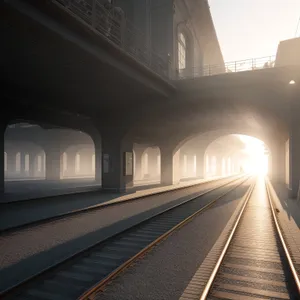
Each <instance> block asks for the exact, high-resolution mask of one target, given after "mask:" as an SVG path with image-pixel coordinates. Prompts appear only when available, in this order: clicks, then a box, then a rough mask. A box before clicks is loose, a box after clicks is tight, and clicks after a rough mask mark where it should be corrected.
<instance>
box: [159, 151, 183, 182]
mask: <svg viewBox="0 0 300 300" xmlns="http://www.w3.org/2000/svg"><path fill="white" fill-rule="evenodd" d="M160 153H161V156H160V157H161V183H162V184H163V185H173V184H177V183H179V181H180V150H178V151H177V152H175V153H173V148H171V147H170V148H169V147H161V149H160Z"/></svg>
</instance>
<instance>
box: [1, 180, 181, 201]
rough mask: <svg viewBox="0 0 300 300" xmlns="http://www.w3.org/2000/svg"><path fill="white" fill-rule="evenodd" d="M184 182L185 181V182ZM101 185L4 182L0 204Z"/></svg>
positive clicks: (150, 182)
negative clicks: (3, 191)
mask: <svg viewBox="0 0 300 300" xmlns="http://www.w3.org/2000/svg"><path fill="white" fill-rule="evenodd" d="M185 181H186V180H185ZM158 185H160V181H159V180H138V181H135V182H134V189H135V190H138V189H141V188H142V187H143V186H151V187H156V186H158ZM99 189H101V184H98V183H96V182H95V180H94V178H70V179H62V180H56V181H52V180H45V179H26V180H21V179H17V180H6V181H5V194H4V198H3V199H0V202H2V203H8V202H15V201H23V200H30V199H35V198H42V197H50V196H58V195H66V194H74V193H80V192H92V191H99Z"/></svg>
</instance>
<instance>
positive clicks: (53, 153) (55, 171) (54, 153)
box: [45, 146, 62, 180]
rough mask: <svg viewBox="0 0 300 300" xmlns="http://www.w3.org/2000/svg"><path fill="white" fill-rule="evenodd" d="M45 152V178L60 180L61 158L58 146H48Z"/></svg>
mask: <svg viewBox="0 0 300 300" xmlns="http://www.w3.org/2000/svg"><path fill="white" fill-rule="evenodd" d="M45 154H46V180H60V178H61V171H62V166H61V164H62V159H61V150H60V147H59V146H58V147H55V146H53V147H48V148H46V149H45Z"/></svg>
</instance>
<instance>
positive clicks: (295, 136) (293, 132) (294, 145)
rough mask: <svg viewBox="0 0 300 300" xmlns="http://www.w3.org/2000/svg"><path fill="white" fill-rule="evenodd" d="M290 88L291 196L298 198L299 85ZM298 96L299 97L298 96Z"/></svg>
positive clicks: (299, 148)
mask: <svg viewBox="0 0 300 300" xmlns="http://www.w3.org/2000/svg"><path fill="white" fill-rule="evenodd" d="M298 84H299V82H298ZM298 84H295V85H291V86H289V89H290V91H289V92H290V124H289V125H290V128H289V129H290V138H289V196H290V197H291V198H296V197H297V194H298V189H299V180H300V127H299V115H300V103H299V102H300V101H299V99H298V98H299V94H298V93H297V90H296V88H297V85H298ZM297 94H298V95H297Z"/></svg>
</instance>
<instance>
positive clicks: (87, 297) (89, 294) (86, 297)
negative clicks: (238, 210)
mask: <svg viewBox="0 0 300 300" xmlns="http://www.w3.org/2000/svg"><path fill="white" fill-rule="evenodd" d="M249 178H250V177H247V178H246V179H245V180H243V181H242V182H241V183H239V184H238V185H236V186H234V187H232V188H231V189H229V190H228V191H226V192H225V193H223V194H222V195H220V196H218V197H217V198H215V199H214V200H212V201H210V202H209V203H208V204H206V205H205V206H203V207H202V208H200V209H199V210H197V211H196V212H194V213H193V214H192V215H190V216H189V217H187V218H186V219H184V220H183V221H181V222H180V223H178V224H177V225H175V226H174V227H172V228H171V229H170V230H168V231H167V232H165V233H164V234H162V235H161V236H159V237H158V238H157V239H156V240H154V241H153V242H151V243H150V244H149V245H147V246H146V247H145V248H143V249H142V250H140V252H138V253H137V254H136V255H134V256H133V257H131V258H130V259H129V260H127V261H126V262H124V263H123V264H122V265H121V266H119V267H118V268H117V269H116V270H114V271H113V272H112V273H110V274H109V275H108V276H107V277H105V278H104V279H102V280H101V281H100V282H99V283H97V284H95V285H94V286H93V287H92V288H90V289H89V290H87V291H86V292H85V293H84V294H82V295H81V296H80V297H79V298H78V300H91V299H94V298H93V296H94V294H95V293H97V292H99V291H102V290H103V289H104V288H105V286H106V285H107V284H109V283H110V282H111V281H112V280H113V279H114V278H115V277H116V276H118V275H119V274H120V273H121V272H123V271H124V270H125V269H127V268H128V267H130V265H131V264H132V263H134V262H135V261H136V260H137V259H139V258H140V257H142V256H143V255H144V254H145V253H146V252H148V251H150V250H151V249H152V248H153V247H154V246H155V245H156V244H158V243H160V242H161V241H162V240H164V239H165V238H167V237H168V236H169V235H171V234H172V233H173V232H175V231H176V230H178V229H180V228H181V227H183V226H184V225H186V224H187V223H188V222H190V221H192V220H193V219H194V218H195V217H196V216H198V215H199V214H201V213H203V212H204V211H206V210H207V209H208V208H210V207H211V206H212V205H213V204H215V202H217V201H218V200H220V199H221V198H223V197H224V196H226V195H227V194H229V193H230V192H232V191H233V190H235V189H237V188H238V187H239V186H240V185H242V184H243V183H245V182H246V181H247V180H249ZM198 197H199V196H196V197H195V198H198Z"/></svg>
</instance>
